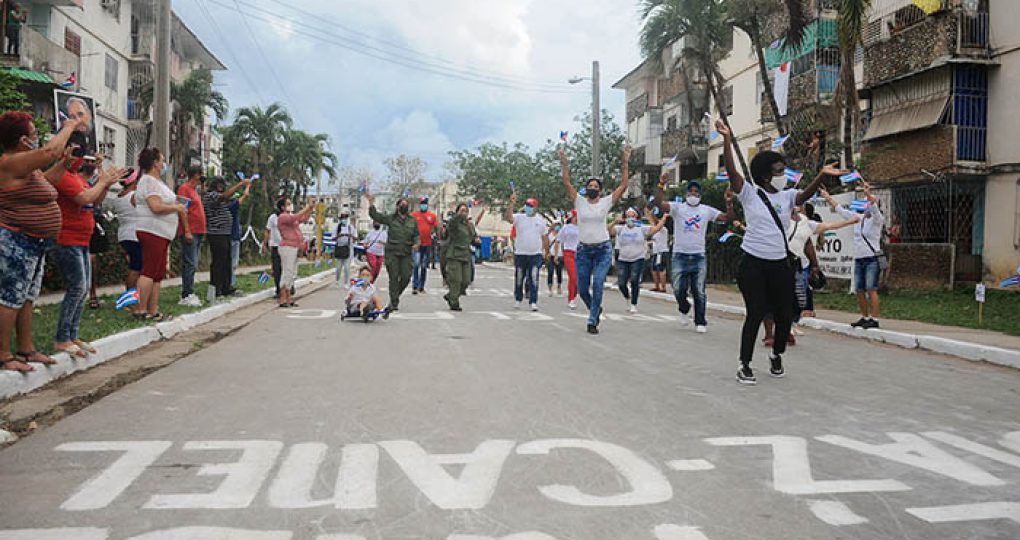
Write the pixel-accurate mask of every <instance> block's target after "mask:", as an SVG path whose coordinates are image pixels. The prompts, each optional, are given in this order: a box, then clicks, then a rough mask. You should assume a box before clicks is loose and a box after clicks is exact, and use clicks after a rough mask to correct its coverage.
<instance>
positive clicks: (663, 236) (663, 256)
mask: <svg viewBox="0 0 1020 540" xmlns="http://www.w3.org/2000/svg"><path fill="white" fill-rule="evenodd" d="M668 216H669V214H668V213H667V214H665V215H664V214H663V212H662V210H661V209H660V208H659V207H658V206H656V207H655V208H653V209H652V212H651V215H650V216H649V218H648V219H649V221H650V222H651V224H652V225H653V226H655V225H658V224H659V222H660V221H662V222H666V221H667V217H668ZM668 261H669V229H668V226H667V225H664V226H663V227H662V228H661V229H659V232H657V233H655V234H653V235H652V284H653V286H652V292H663V293H664V292H667V291H666V268H667V267H668V266H669V264H668Z"/></svg>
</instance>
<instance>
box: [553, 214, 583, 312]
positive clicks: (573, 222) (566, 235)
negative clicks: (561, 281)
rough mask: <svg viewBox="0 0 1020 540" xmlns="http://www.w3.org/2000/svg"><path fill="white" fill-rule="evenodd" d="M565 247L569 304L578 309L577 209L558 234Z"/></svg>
mask: <svg viewBox="0 0 1020 540" xmlns="http://www.w3.org/2000/svg"><path fill="white" fill-rule="evenodd" d="M557 240H559V242H560V246H561V247H562V248H563V267H564V268H565V269H566V270H567V306H568V307H569V308H570V309H577V244H578V242H579V239H578V236H577V210H574V209H571V210H570V213H569V214H567V223H566V224H565V225H563V228H562V229H560V234H559V236H557Z"/></svg>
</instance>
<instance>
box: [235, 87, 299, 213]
mask: <svg viewBox="0 0 1020 540" xmlns="http://www.w3.org/2000/svg"><path fill="white" fill-rule="evenodd" d="M234 125H235V126H236V127H237V129H238V130H240V132H241V133H242V134H243V135H244V139H245V140H246V141H248V142H249V143H251V144H254V145H255V168H256V169H257V170H258V172H259V173H260V174H262V175H263V176H266V177H267V179H266V180H265V181H263V182H261V184H262V202H263V203H264V204H265V205H266V206H267V207H268V206H270V200H269V192H270V189H269V184H270V183H273V184H274V185H276V183H277V182H278V179H277V178H275V175H271V174H268V173H270V172H271V171H269V170H268V166H269V165H271V163H270V162H271V161H272V160H271V157H272V156H273V155H274V151H275V150H276V148H277V146H279V144H280V143H281V142H283V134H284V133H285V132H286V131H287V130H288V129H290V128H291V126H293V125H294V120H293V119H292V118H291V116H290V114H289V113H287V110H286V109H285V108H284V107H283V105H280V104H279V103H273V104H271V105H270V106H268V107H266V108H265V109H263V108H262V107H260V106H258V105H255V106H254V107H243V108H241V109H239V110H238V111H237V120H236V121H235V122H234ZM254 208H255V205H252V206H249V207H248V219H247V221H248V225H251V220H252V212H253V211H254Z"/></svg>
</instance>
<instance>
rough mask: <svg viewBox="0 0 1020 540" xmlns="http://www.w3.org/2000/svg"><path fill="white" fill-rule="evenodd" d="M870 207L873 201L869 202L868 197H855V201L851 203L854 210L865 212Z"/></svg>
mask: <svg viewBox="0 0 1020 540" xmlns="http://www.w3.org/2000/svg"><path fill="white" fill-rule="evenodd" d="M870 208H871V203H870V202H868V201H867V200H866V199H854V201H853V202H852V203H850V209H851V210H853V211H854V212H861V213H863V212H867V211H868V210H869V209H870Z"/></svg>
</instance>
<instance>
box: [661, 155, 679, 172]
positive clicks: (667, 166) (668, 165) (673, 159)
mask: <svg viewBox="0 0 1020 540" xmlns="http://www.w3.org/2000/svg"><path fill="white" fill-rule="evenodd" d="M679 158H680V155H679V154H677V155H675V156H673V157H671V158H669V161H667V162H666V164H665V165H663V168H665V169H666V170H670V169H672V168H673V167H676V160H677V159H679Z"/></svg>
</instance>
